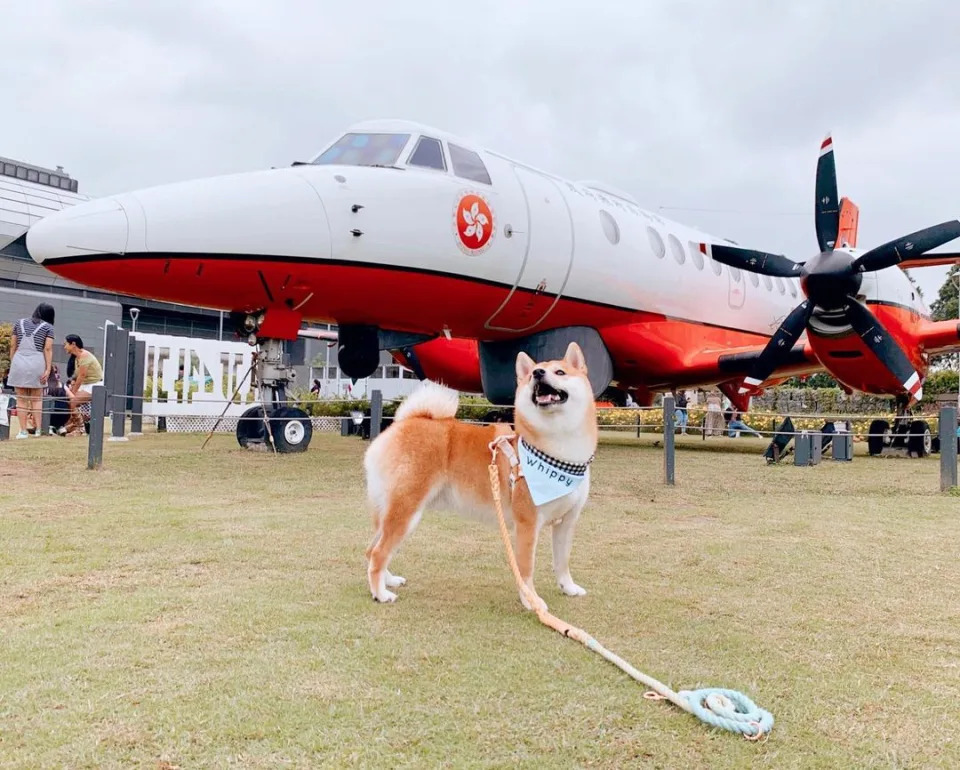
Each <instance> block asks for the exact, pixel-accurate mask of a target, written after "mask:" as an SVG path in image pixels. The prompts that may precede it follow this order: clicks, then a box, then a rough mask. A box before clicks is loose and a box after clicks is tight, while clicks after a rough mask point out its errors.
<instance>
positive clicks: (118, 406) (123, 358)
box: [109, 327, 130, 441]
mask: <svg viewBox="0 0 960 770" xmlns="http://www.w3.org/2000/svg"><path fill="white" fill-rule="evenodd" d="M112 348H113V350H112V351H111V353H110V356H111V360H112V363H113V377H112V383H111V385H110V387H111V391H110V393H109V396H110V400H109V403H110V412H111V415H110V439H109V440H110V441H126V440H127V439H126V437H125V436H124V435H123V434H124V433H125V432H126V427H127V369H128V367H129V348H130V332H129V331H127V330H126V329H121V328H120V327H117V330H116V332H115V333H114V335H113V345H112Z"/></svg>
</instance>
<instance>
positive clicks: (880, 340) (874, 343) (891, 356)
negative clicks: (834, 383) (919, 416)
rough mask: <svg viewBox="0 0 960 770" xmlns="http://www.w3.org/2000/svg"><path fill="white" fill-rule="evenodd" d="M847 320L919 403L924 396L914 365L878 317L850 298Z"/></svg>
mask: <svg viewBox="0 0 960 770" xmlns="http://www.w3.org/2000/svg"><path fill="white" fill-rule="evenodd" d="M847 319H848V320H849V321H850V325H851V326H853V328H854V329H855V330H856V332H857V334H859V335H860V339H862V340H863V341H864V342H865V343H866V345H867V347H868V348H870V350H871V351H873V354H874V355H875V356H876V357H877V358H879V359H880V363H882V364H883V365H884V366H885V367H886V368H887V370H888V371H889V372H890V373H891V374H892V375H893V376H894V377H896V378H897V382H899V383H900V384H901V385H903V388H904V390H906V391H907V392H908V393H909V394H910V396H911V397H912V398H914V399H915V400H917V401H919V400H920V399H921V398H922V397H923V385H922V383H921V382H920V375H919V374H917V371H916V370H915V369H914V368H913V364H911V363H910V360H909V359H908V358H907V356H906V354H905V353H904V352H903V351H902V350H901V349H900V346H899V345H898V344H897V341H896V340H895V339H894V338H893V336H892V335H891V334H890V332H888V331H887V330H886V329H885V328H884V326H883V324H882V323H880V321H879V320H877V317H876V316H875V315H874V314H873V313H871V312H870V311H869V310H868V309H867V308H865V307H864V306H863V305H861V304H860V303H859V302H857V301H856V300H855V299H854V298H853V297H850V305H849V306H848V307H847Z"/></svg>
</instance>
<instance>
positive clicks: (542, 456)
mask: <svg viewBox="0 0 960 770" xmlns="http://www.w3.org/2000/svg"><path fill="white" fill-rule="evenodd" d="M519 443H520V445H521V446H522V447H523V448H524V449H525V450H526V451H527V452H529V453H530V454H532V455H533V456H534V457H536V458H537V459H538V460H542V461H543V462H545V463H547V464H548V465H550V466H552V467H554V468H556V469H557V470H559V471H563V472H564V473H568V474H570V475H571V476H583V475H584V474H585V473H586V472H587V467H588V466H589V465H590V463H592V462H593V458H594V457H595V456H596V455H595V454H593V455H590V459H589V460H587V461H586V462H585V463H568V462H567V461H565V460H558V459H557V458H556V457H553V456H551V455H548V454H547V453H546V452H543V451H541V450H540V449H537V448H536V447H535V446H533V445H531V444H528V443H527V442H526V441H524V439H523V436H521V437H520V442H519Z"/></svg>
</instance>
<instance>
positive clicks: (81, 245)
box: [27, 198, 129, 264]
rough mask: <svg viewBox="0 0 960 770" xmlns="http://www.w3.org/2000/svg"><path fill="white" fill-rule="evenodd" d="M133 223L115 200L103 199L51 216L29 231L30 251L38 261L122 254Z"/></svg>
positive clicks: (41, 262) (28, 247) (28, 245)
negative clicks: (129, 221) (130, 224)
mask: <svg viewBox="0 0 960 770" xmlns="http://www.w3.org/2000/svg"><path fill="white" fill-rule="evenodd" d="M128 236H129V224H128V220H127V214H126V212H125V211H124V209H123V206H122V205H121V204H120V202H119V201H118V200H116V199H115V198H101V199H98V200H94V201H90V202H88V203H81V204H79V205H77V206H74V207H73V208H69V209H65V210H64V211H59V212H57V213H55V214H51V215H50V216H48V217H45V218H44V219H41V220H40V221H39V222H37V223H36V224H34V225H33V226H32V227H31V228H30V229H29V230H28V231H27V251H28V252H29V253H30V256H31V257H33V259H34V261H36V262H39V263H40V264H43V263H44V262H46V261H47V260H56V259H62V258H64V257H78V256H86V255H89V254H122V253H123V252H124V251H125V250H126V248H127V239H128Z"/></svg>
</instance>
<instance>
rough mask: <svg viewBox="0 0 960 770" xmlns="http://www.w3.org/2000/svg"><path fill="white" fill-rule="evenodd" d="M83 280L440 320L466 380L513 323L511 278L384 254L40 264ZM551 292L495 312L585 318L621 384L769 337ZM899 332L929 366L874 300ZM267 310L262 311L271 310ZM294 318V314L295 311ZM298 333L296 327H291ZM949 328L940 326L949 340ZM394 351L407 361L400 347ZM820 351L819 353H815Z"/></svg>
mask: <svg viewBox="0 0 960 770" xmlns="http://www.w3.org/2000/svg"><path fill="white" fill-rule="evenodd" d="M45 266H46V267H48V268H49V269H50V270H52V271H53V272H55V273H57V274H59V275H62V276H64V277H65V278H68V279H70V280H73V281H76V282H78V283H81V284H86V285H91V286H97V287H101V288H104V289H108V290H113V291H117V292H122V293H125V294H132V295H139V296H146V297H150V298H153V299H159V300H166V301H170V302H177V303H182V304H187V305H195V306H202V307H210V308H219V309H223V310H245V311H253V310H258V309H261V308H267V309H268V311H269V309H270V308H271V307H275V308H278V309H280V308H283V310H284V312H285V313H286V314H290V311H289V309H290V308H295V309H296V312H297V313H298V314H302V317H303V319H306V320H310V321H318V322H329V323H338V324H366V323H371V322H372V320H373V319H372V317H371V314H370V309H371V308H375V309H376V313H375V317H376V324H377V325H379V326H380V327H381V328H385V329H391V330H395V331H408V332H425V333H436V331H437V330H438V329H443V328H446V329H448V330H449V331H450V333H451V335H452V336H453V337H454V339H446V338H439V339H436V340H433V341H430V342H427V343H422V344H420V345H418V346H417V347H416V354H417V358H418V361H419V364H420V366H421V368H422V370H423V372H424V374H425V375H426V376H427V377H429V378H430V379H436V380H441V381H443V382H445V383H447V384H448V385H450V386H451V387H454V388H457V389H459V390H463V391H469V392H480V391H481V390H482V387H481V382H480V370H479V358H478V353H477V344H476V342H475V341H474V340H475V338H478V337H479V338H483V339H490V340H495V339H498V338H505V337H514V336H517V333H511V332H503V331H491V330H489V329H486V328H484V321H486V319H487V318H489V317H490V316H491V315H492V314H493V313H494V312H495V311H496V310H497V309H498V308H499V307H500V306H501V304H502V303H503V302H504V300H505V299H506V298H507V296H508V294H509V291H510V288H509V287H507V286H503V285H500V284H494V283H490V282H483V281H479V280H475V279H470V278H464V277H458V276H452V275H442V274H434V273H427V272H418V271H412V270H403V269H395V268H385V267H383V266H369V265H358V264H353V263H329V262H316V261H312V260H275V261H270V260H267V259H265V258H263V257H245V256H236V257H204V256H196V257H184V256H183V255H170V257H167V256H165V255H157V256H154V255H145V256H140V255H137V256H132V257H127V258H121V257H118V256H116V255H111V256H110V257H107V258H102V259H97V258H81V259H74V260H58V261H56V262H53V263H47V264H46V265H45ZM552 303H553V297H550V296H545V295H539V294H537V293H535V292H532V291H528V290H522V291H521V292H518V294H516V295H514V297H512V298H511V300H510V302H509V303H508V306H507V308H506V309H505V310H504V311H501V313H500V314H498V322H499V324H500V325H505V322H507V323H509V325H510V326H512V327H513V328H517V329H525V331H524V333H529V332H530V331H540V330H542V329H546V328H556V327H563V326H575V325H585V326H592V327H594V328H596V329H598V330H600V333H601V336H602V337H603V339H604V342H605V343H606V345H607V347H608V349H609V351H610V354H611V356H612V358H613V360H614V362H615V369H616V380H617V381H618V383H619V384H620V386H621V387H624V388H628V389H632V388H637V389H640V390H641V391H647V390H649V389H657V388H660V389H662V388H667V387H670V386H674V385H676V386H680V387H690V386H695V385H706V384H712V383H720V382H728V383H730V382H739V380H740V378H741V377H742V376H743V374H744V373H745V372H743V371H740V372H729V371H724V370H722V369H721V366H720V359H721V357H722V356H727V355H730V354H735V353H744V352H751V351H755V352H757V353H759V351H760V350H761V349H762V347H763V346H764V345H765V344H766V342H767V341H768V339H769V338H768V337H766V336H763V335H759V334H753V333H748V332H743V331H737V330H733V329H726V328H720V327H715V326H709V325H705V324H702V323H697V322H692V321H684V320H676V319H668V318H666V317H664V316H662V315H659V314H655V313H647V312H642V311H634V310H629V309H626V308H617V307H612V306H609V305H603V304H599V303H594V302H587V301H583V300H577V299H570V298H562V299H561V300H560V302H559V303H557V305H556V307H554V309H553V310H552V311H551V312H550V314H549V316H548V322H547V323H543V324H541V325H538V326H536V327H535V328H534V329H526V327H528V326H530V324H531V323H533V321H534V320H536V319H537V318H540V317H541V316H542V315H543V313H544V312H545V311H546V310H547V309H548V308H549V307H550V305H551V304H552ZM871 309H872V310H873V311H874V313H875V314H876V316H877V317H878V319H879V320H880V321H881V322H882V323H883V324H884V325H885V326H886V327H887V329H888V330H890V332H891V334H892V335H893V336H894V337H896V338H897V339H898V341H899V342H900V344H901V346H902V348H903V349H904V351H905V352H906V353H907V355H908V356H909V357H910V359H911V362H912V363H913V365H914V366H915V367H916V368H917V370H918V371H920V372H924V371H925V370H926V362H925V361H924V360H923V350H922V346H921V340H920V339H919V337H917V336H916V334H915V333H914V330H916V329H918V324H919V323H921V322H922V321H921V319H919V318H918V317H917V316H915V315H914V314H913V313H912V312H911V311H909V310H907V309H905V308H900V307H896V306H890V305H871ZM269 316H270V314H269V312H268V313H267V317H268V318H269ZM297 325H298V326H299V318H297ZM294 333H295V332H294ZM951 333H952V334H953V338H952V339H953V340H955V339H956V329H952V331H951V330H949V329H948V330H945V331H944V333H943V336H944V338H945V341H946V340H947V338H949V336H950V334H951ZM807 351H808V355H807V356H806V360H805V361H802V362H796V363H793V364H791V365H789V366H786V367H781V368H780V369H778V370H777V372H776V375H777V377H778V378H782V377H785V376H792V375H796V374H804V373H809V372H813V371H817V370H820V369H822V368H824V366H825V367H826V368H827V369H829V371H830V372H831V373H832V374H833V375H834V376H835V377H837V378H838V379H839V380H841V381H842V382H843V383H844V384H846V385H847V386H849V387H851V388H854V389H857V390H864V391H868V392H881V393H883V392H888V393H896V392H899V391H900V390H902V387H901V385H900V383H898V382H896V381H895V379H894V378H893V377H892V376H891V375H890V373H889V372H888V371H887V370H886V369H885V368H884V367H883V366H882V365H881V364H880V362H879V361H878V360H877V359H876V357H875V356H874V355H873V354H872V353H871V352H870V351H869V350H868V349H867V347H866V346H865V345H864V343H863V341H862V340H861V339H860V338H859V337H858V336H857V335H856V334H853V333H851V334H847V335H845V336H843V337H838V338H824V337H817V336H811V337H810V341H809V342H808V344H807ZM396 357H397V359H398V360H399V361H400V362H401V363H405V364H406V363H408V362H407V361H406V360H405V359H404V358H403V356H402V355H398V356H396ZM818 358H819V361H820V362H823V363H822V364H820V363H819V362H818V361H817V359H818Z"/></svg>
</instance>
